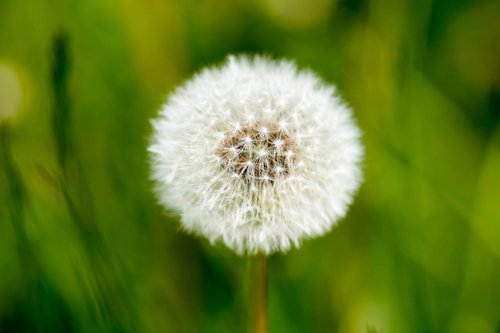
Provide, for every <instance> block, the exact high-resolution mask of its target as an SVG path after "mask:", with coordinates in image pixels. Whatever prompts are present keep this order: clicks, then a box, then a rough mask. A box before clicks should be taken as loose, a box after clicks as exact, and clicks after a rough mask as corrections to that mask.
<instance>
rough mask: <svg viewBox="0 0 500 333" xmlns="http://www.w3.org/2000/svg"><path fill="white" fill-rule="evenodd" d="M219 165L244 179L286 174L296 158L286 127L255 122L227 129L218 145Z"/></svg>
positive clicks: (272, 178)
mask: <svg viewBox="0 0 500 333" xmlns="http://www.w3.org/2000/svg"><path fill="white" fill-rule="evenodd" d="M218 155H219V157H220V158H221V161H222V167H223V168H224V169H226V170H227V171H229V172H231V173H232V174H233V175H234V176H235V177H238V178H242V179H243V180H245V181H246V182H248V183H251V184H255V183H263V182H274V181H275V180H276V179H278V178H283V177H287V176H288V175H289V174H290V172H291V170H292V167H293V165H294V163H295V160H296V145H295V144H294V142H293V141H292V140H291V138H290V136H289V134H288V133H287V131H286V130H285V129H283V128H280V127H278V126H276V125H273V124H268V123H261V122H256V123H253V124H250V125H249V126H245V127H242V128H237V129H234V130H232V131H228V132H226V133H225V135H224V139H222V141H221V144H220V147H219V149H218Z"/></svg>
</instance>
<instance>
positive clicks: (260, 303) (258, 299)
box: [249, 253, 267, 333]
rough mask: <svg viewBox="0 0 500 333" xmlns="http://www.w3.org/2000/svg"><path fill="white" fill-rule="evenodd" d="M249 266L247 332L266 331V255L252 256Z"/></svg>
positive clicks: (263, 332) (264, 332)
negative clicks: (248, 329)
mask: <svg viewBox="0 0 500 333" xmlns="http://www.w3.org/2000/svg"><path fill="white" fill-rule="evenodd" d="M250 266H251V267H250V297H249V300H250V303H249V304H250V307H249V310H250V313H249V328H250V331H249V332H250V333H267V256H266V255H265V254H260V253H259V254H257V255H255V256H253V257H252V258H251V265H250Z"/></svg>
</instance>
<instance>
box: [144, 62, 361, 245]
mask: <svg viewBox="0 0 500 333" xmlns="http://www.w3.org/2000/svg"><path fill="white" fill-rule="evenodd" d="M153 127H154V130H153V131H154V132H153V135H152V139H151V145H150V147H149V152H150V156H151V165H152V174H153V176H152V177H153V179H154V181H155V183H156V192H157V195H158V198H159V200H160V202H161V204H162V205H163V206H165V207H166V208H171V209H176V210H178V212H179V214H180V215H181V226H182V228H183V229H185V230H186V231H188V232H190V233H194V234H197V235H201V236H204V237H206V238H207V239H208V240H210V241H211V242H216V241H222V242H223V243H224V244H225V245H227V246H228V247H229V248H231V249H233V250H235V251H236V252H237V253H239V254H243V253H249V254H255V253H265V254H270V253H273V252H278V251H280V252H286V251H287V250H289V249H290V248H291V247H292V245H293V246H296V247H298V246H299V243H300V240H301V239H304V238H311V237H315V236H319V235H322V234H324V233H325V232H326V231H328V230H329V229H330V228H331V226H332V225H333V224H335V223H336V221H338V220H339V219H340V218H342V217H343V216H344V215H345V214H346V211H347V208H348V206H349V204H350V203H351V201H352V196H353V194H354V192H356V190H357V189H358V187H359V184H360V182H361V178H362V174H361V170H360V162H361V160H362V157H363V147H362V146H361V144H360V141H359V137H360V131H359V129H358V127H357V126H356V124H355V123H354V121H353V119H352V114H351V110H350V109H349V108H348V107H347V106H346V105H345V104H344V103H343V102H342V100H341V99H340V97H338V96H337V95H336V94H335V88H334V87H333V86H329V85H326V84H325V83H323V82H322V81H321V80H320V79H318V77H316V76H315V75H314V74H313V73H311V72H309V71H298V70H297V69H296V67H295V65H294V64H293V63H291V62H288V61H274V60H271V59H268V58H264V57H260V56H256V57H253V58H249V57H243V56H241V57H234V56H231V57H229V58H228V60H227V62H225V63H224V64H222V65H221V66H220V67H213V68H208V69H205V70H202V71H201V72H200V73H199V74H197V75H196V76H195V77H194V78H193V79H192V80H190V81H187V82H186V83H185V84H184V85H183V86H182V87H180V88H178V89H177V90H176V91H175V92H174V93H173V94H172V95H171V96H170V97H169V98H168V100H167V102H166V103H165V104H164V105H163V107H162V109H161V112H160V115H159V116H158V118H157V119H155V120H154V121H153Z"/></svg>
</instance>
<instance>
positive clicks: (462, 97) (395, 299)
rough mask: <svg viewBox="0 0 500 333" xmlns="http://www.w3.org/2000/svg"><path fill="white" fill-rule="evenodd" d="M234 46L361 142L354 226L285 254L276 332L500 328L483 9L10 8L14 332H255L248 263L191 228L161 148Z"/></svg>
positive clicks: (498, 43)
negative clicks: (168, 100)
mask: <svg viewBox="0 0 500 333" xmlns="http://www.w3.org/2000/svg"><path fill="white" fill-rule="evenodd" d="M234 52H250V53H255V52H264V53H267V54H271V55H273V56H276V57H286V58H291V59H295V60H296V61H297V63H298V64H299V65H300V66H301V67H308V68H311V69H313V70H314V71H316V72H318V73H319V74H320V75H321V76H322V77H323V78H324V79H325V80H327V81H329V82H334V83H336V84H337V86H338V89H339V91H340V92H341V94H342V95H343V96H344V98H345V99H346V100H347V101H348V102H349V104H350V105H351V106H352V107H353V109H354V111H355V115H356V118H357V119H358V121H359V124H360V126H361V127H362V129H363V132H364V137H363V142H364V144H365V145H366V154H367V156H366V161H365V182H364V184H363V186H362V188H361V191H360V193H359V194H358V195H357V198H356V200H355V204H354V205H353V207H352V208H351V211H350V213H349V215H348V217H347V218H346V219H345V220H344V221H342V222H341V223H340V225H338V226H337V227H336V228H335V229H334V230H333V231H332V232H331V233H329V234H327V235H326V236H325V237H322V238H320V239H316V240H310V241H306V242H304V244H303V246H302V247H301V249H300V250H294V251H292V252H290V253H289V254H288V255H286V256H285V255H274V256H272V257H271V259H270V268H269V271H270V300H269V307H270V310H269V311H270V313H269V316H270V331H271V332H347V333H350V332H353V333H357V332H363V333H364V332H371V333H373V332H379V333H382V332H385V333H390V332H398V333H406V332H408V333H413V332H414V333H422V332H436V333H438V332H439V333H442V332H445V333H447V332H449V333H497V332H500V122H499V119H500V117H499V115H500V2H498V1H488V0H422V1H421V0H411V1H410V0H380V1H366V0H353V1H349V0H290V1H285V0H260V1H250V0H247V1H244V0H240V1H235V0H220V1H209V0H202V1H197V0H193V1H189V0H179V1H174V0H143V1H133V0H124V1H118V0H99V1H98V0H86V1H83V0H82V1H77V0H73V1H63V0H54V1H42V0H1V1H0V106H1V107H3V108H4V109H3V110H0V113H7V112H9V110H8V108H13V109H15V110H18V111H19V112H18V113H17V115H15V116H14V117H13V118H10V120H7V121H2V125H1V143H2V144H1V149H0V151H1V154H0V155H1V156H0V332H216V333H223V332H244V328H245V327H246V305H245V303H246V291H245V288H246V285H247V281H246V277H245V276H246V273H247V270H248V265H247V258H242V257H237V256H236V255H234V254H233V253H231V252H230V251H229V250H226V249H225V248H223V247H222V246H218V247H211V246H210V245H209V244H207V242H206V241H204V240H200V239H196V238H193V237H190V236H187V235H184V234H183V233H180V232H178V230H177V229H178V225H177V224H176V220H177V217H176V216H173V215H172V216H166V215H165V214H164V213H162V210H161V208H160V207H159V206H158V205H157V204H156V201H155V199H154V196H153V194H152V191H151V183H150V181H149V180H148V164H147V154H146V146H147V142H148V136H149V133H150V132H151V128H150V124H149V119H150V118H151V117H153V116H154V115H155V114H156V110H157V109H158V108H159V106H160V105H161V103H162V101H163V100H164V97H165V96H166V94H167V93H169V92H171V91H172V89H173V87H175V86H176V85H177V84H179V83H181V82H182V81H183V80H185V79H186V78H188V77H190V76H191V75H192V74H193V73H194V72H196V70H198V69H199V68H200V67H202V66H204V65H208V64H212V63H214V62H220V61H221V60H222V59H224V57H225V56H226V55H227V54H228V53H234ZM0 116H1V114H0ZM1 118H2V117H0V119H1Z"/></svg>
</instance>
